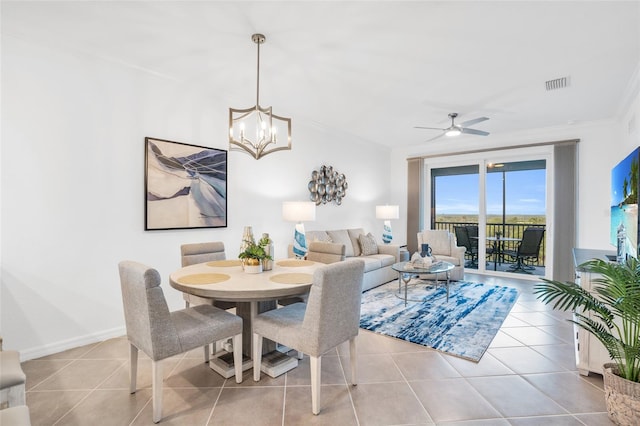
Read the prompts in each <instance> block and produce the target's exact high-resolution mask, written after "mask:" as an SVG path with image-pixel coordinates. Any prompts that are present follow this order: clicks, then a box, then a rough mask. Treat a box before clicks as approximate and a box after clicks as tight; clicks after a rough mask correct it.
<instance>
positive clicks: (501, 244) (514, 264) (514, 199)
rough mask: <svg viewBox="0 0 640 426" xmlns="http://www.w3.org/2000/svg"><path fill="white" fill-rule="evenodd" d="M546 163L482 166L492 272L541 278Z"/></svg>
mask: <svg viewBox="0 0 640 426" xmlns="http://www.w3.org/2000/svg"><path fill="white" fill-rule="evenodd" d="M546 180H547V179H546V160H544V159H540V160H529V161H510V162H506V161H505V162H500V161H489V162H487V163H486V179H485V182H486V183H485V194H486V200H487V202H486V210H485V212H486V222H487V225H486V238H485V241H486V243H487V245H486V247H487V250H486V251H487V254H488V256H487V257H488V258H490V263H492V265H489V267H492V269H493V270H494V271H503V272H516V273H525V274H532V275H541V276H544V275H545V243H544V242H545V231H546V223H547V213H546V212H547V205H546V204H547V203H546V200H547V195H546V188H547V184H546Z"/></svg>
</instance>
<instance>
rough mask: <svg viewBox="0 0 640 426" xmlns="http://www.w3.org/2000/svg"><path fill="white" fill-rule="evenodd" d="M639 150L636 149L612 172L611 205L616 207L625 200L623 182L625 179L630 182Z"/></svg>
mask: <svg viewBox="0 0 640 426" xmlns="http://www.w3.org/2000/svg"><path fill="white" fill-rule="evenodd" d="M638 150H640V148H637V149H635V150H634V151H633V152H632V153H631V154H629V155H628V156H627V157H625V158H624V159H623V160H622V161H620V163H618V165H617V166H616V167H614V168H613V169H612V170H611V205H612V206H616V205H618V204H619V203H620V202H621V201H622V200H623V199H624V191H623V182H624V180H625V178H626V179H627V181H629V180H630V174H631V162H632V161H633V159H634V158H638V155H639V154H638Z"/></svg>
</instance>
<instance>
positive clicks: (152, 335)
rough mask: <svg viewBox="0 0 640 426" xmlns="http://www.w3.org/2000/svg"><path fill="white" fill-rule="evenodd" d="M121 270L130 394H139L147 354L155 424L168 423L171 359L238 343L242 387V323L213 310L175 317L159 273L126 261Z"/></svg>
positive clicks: (238, 376) (235, 352) (238, 378)
mask: <svg viewBox="0 0 640 426" xmlns="http://www.w3.org/2000/svg"><path fill="white" fill-rule="evenodd" d="M118 268H119V271H120V286H121V288H122V303H123V305H124V317H125V323H126V328H127V337H128V339H129V345H130V346H129V350H130V357H129V362H130V366H129V367H130V370H129V378H130V391H131V393H134V392H135V391H136V374H137V370H138V350H141V351H142V352H144V353H145V354H147V356H149V358H151V361H152V395H153V396H152V398H153V421H154V422H155V423H157V422H159V421H160V420H161V419H162V361H163V360H164V359H166V358H169V357H171V356H174V355H177V354H180V353H184V352H187V351H190V350H192V349H195V348H197V347H200V346H205V345H206V346H208V345H209V344H210V343H213V342H216V341H218V340H221V339H226V338H229V337H232V338H233V358H234V363H235V375H236V382H237V383H241V382H242V318H240V317H238V316H236V315H233V314H231V313H229V312H226V311H224V310H222V309H219V308H216V307H214V306H211V305H198V306H194V307H190V308H186V309H182V310H179V311H174V312H169V307H168V306H167V302H166V300H165V298H164V293H163V291H162V288H161V287H160V282H161V279H160V274H159V273H158V271H156V270H155V269H152V268H149V267H147V266H145V265H143V264H141V263H137V262H132V261H122V262H120V263H119V264H118ZM205 361H208V359H205Z"/></svg>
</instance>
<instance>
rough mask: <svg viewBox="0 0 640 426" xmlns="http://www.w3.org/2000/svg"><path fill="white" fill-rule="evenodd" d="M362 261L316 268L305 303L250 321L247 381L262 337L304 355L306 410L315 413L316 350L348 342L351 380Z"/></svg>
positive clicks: (317, 400)
mask: <svg viewBox="0 0 640 426" xmlns="http://www.w3.org/2000/svg"><path fill="white" fill-rule="evenodd" d="M363 274H364V261H362V260H360V259H353V260H345V261H344V262H337V263H332V264H330V265H326V266H322V267H321V268H318V269H316V271H315V272H314V274H313V285H312V286H311V291H310V293H309V299H308V301H307V303H306V304H305V303H294V304H292V305H288V306H285V307H283V308H280V309H274V310H271V311H267V312H265V313H262V314H260V315H258V316H257V317H256V318H255V319H254V320H253V380H255V381H259V380H260V364H261V358H262V339H263V338H267V339H271V340H273V341H275V342H278V343H281V344H283V345H285V346H287V347H290V348H292V349H296V350H298V351H301V352H303V353H305V354H307V355H309V358H310V363H311V409H312V412H313V414H318V413H320V372H321V360H322V355H323V354H325V353H327V352H328V351H330V350H331V349H334V348H336V347H337V346H338V345H340V344H341V343H343V342H346V341H349V352H350V353H349V355H350V360H349V361H350V365H351V383H352V384H353V385H356V384H357V374H356V373H357V369H356V355H357V353H356V352H357V351H356V337H357V336H358V330H359V327H360V299H361V297H362V278H363Z"/></svg>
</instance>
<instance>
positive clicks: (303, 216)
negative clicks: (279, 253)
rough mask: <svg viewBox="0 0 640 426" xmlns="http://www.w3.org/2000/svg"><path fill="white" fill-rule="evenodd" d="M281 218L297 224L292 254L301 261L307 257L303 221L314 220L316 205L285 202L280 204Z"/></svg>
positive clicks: (302, 202)
mask: <svg viewBox="0 0 640 426" xmlns="http://www.w3.org/2000/svg"><path fill="white" fill-rule="evenodd" d="M282 217H283V218H284V220H287V221H289V222H297V223H296V230H295V233H294V236H293V254H294V255H295V256H296V257H297V258H298V259H302V258H303V257H305V256H306V255H307V240H306V238H305V236H304V225H303V224H302V222H303V221H313V220H316V203H314V202H313V201H285V202H283V203H282Z"/></svg>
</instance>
